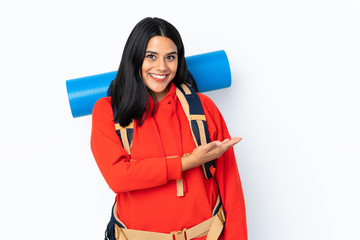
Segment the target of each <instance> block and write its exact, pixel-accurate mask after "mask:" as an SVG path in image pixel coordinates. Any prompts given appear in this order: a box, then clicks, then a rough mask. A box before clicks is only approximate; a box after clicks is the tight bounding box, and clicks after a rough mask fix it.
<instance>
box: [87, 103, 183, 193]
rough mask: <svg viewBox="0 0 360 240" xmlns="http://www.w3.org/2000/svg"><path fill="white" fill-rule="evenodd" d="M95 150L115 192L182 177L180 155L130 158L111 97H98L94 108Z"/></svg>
mask: <svg viewBox="0 0 360 240" xmlns="http://www.w3.org/2000/svg"><path fill="white" fill-rule="evenodd" d="M91 150H92V153H93V155H94V158H95V160H96V163H97V165H98V167H99V169H100V172H101V174H102V175H103V177H104V179H105V181H106V182H107V184H108V185H109V187H110V188H111V189H112V190H113V191H114V192H115V193H119V192H129V191H134V190H140V189H146V188H152V187H156V186H160V185H163V184H166V183H167V182H168V181H170V180H176V179H180V178H181V159H180V157H175V158H148V159H143V160H141V161H136V160H135V161H130V157H129V155H128V154H127V153H126V151H125V150H124V149H123V147H122V144H121V141H120V138H119V136H118V135H117V133H116V131H115V127H114V120H113V111H112V107H111V100H110V98H109V97H106V98H101V99H100V100H98V101H97V102H96V104H95V106H94V108H93V113H92V130H91Z"/></svg>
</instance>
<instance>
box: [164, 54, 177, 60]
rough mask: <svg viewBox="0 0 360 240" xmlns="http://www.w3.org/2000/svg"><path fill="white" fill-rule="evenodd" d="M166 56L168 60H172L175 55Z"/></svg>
mask: <svg viewBox="0 0 360 240" xmlns="http://www.w3.org/2000/svg"><path fill="white" fill-rule="evenodd" d="M166 58H167V59H169V60H174V59H176V56H175V55H169V56H167V57H166Z"/></svg>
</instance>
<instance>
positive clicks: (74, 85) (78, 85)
mask: <svg viewBox="0 0 360 240" xmlns="http://www.w3.org/2000/svg"><path fill="white" fill-rule="evenodd" d="M185 60H186V64H187V67H188V70H189V72H190V73H191V74H192V75H193V77H194V79H195V81H196V84H197V86H198V88H199V92H207V91H212V90H217V89H222V88H227V87H230V85H231V72H230V65H229V61H228V58H227V56H226V53H225V51H224V50H220V51H215V52H209V53H203V54H198V55H193V56H188V57H186V58H185ZM116 73H117V71H114V72H108V73H101V74H97V75H92V76H87V77H82V78H76V79H70V80H66V89H67V93H68V98H69V103H70V108H71V113H72V116H73V117H74V118H76V117H82V116H86V115H90V114H91V113H92V109H93V107H94V105H95V103H96V101H97V100H99V99H100V98H102V97H106V95H107V90H108V88H109V85H110V83H111V81H112V80H114V79H115V77H116Z"/></svg>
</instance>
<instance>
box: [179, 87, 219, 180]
mask: <svg viewBox="0 0 360 240" xmlns="http://www.w3.org/2000/svg"><path fill="white" fill-rule="evenodd" d="M176 95H177V97H178V98H179V100H180V102H181V105H182V107H183V109H184V112H185V114H186V116H187V118H188V120H189V123H190V129H191V132H192V135H193V137H194V141H195V144H196V146H200V145H204V144H207V143H209V142H210V137H209V131H208V126H207V123H206V117H205V114H204V110H203V108H202V105H201V101H200V98H199V96H198V95H197V92H196V91H195V90H194V89H192V88H191V87H190V86H187V85H185V84H182V85H181V86H180V87H178V88H177V89H176ZM214 164H215V160H212V161H210V162H207V163H205V164H203V165H202V169H203V172H204V176H205V178H207V179H210V178H211V177H213V175H214V172H215V167H214Z"/></svg>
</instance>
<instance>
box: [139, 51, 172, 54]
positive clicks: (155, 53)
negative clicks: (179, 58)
mask: <svg viewBox="0 0 360 240" xmlns="http://www.w3.org/2000/svg"><path fill="white" fill-rule="evenodd" d="M146 53H152V54H157V55H158V53H157V52H154V51H146ZM171 54H177V52H176V51H174V52H170V53H168V54H166V55H171Z"/></svg>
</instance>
